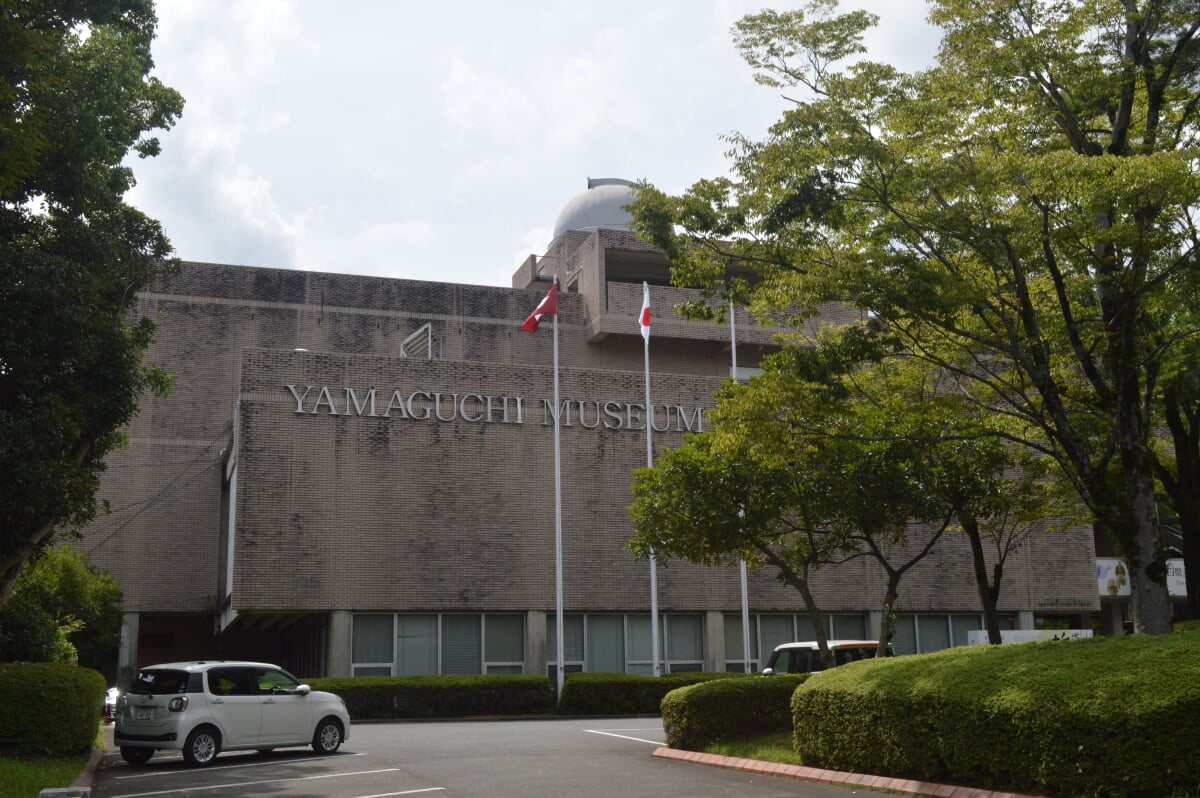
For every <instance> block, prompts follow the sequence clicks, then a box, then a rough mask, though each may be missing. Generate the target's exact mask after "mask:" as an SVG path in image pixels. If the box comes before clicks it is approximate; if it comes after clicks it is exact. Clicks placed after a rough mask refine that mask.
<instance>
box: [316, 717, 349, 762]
mask: <svg viewBox="0 0 1200 798" xmlns="http://www.w3.org/2000/svg"><path fill="white" fill-rule="evenodd" d="M341 745H342V724H341V723H338V721H337V719H335V718H325V719H324V720H323V721H321V722H320V723H318V724H317V730H316V731H315V732H314V733H313V740H312V747H313V750H314V751H316V752H317V753H318V754H332V753H334V752H336V751H337V750H338V748H340V747H341Z"/></svg>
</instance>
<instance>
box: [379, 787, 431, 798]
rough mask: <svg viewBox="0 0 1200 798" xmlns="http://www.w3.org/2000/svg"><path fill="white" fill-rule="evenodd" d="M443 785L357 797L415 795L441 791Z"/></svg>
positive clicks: (384, 797)
mask: <svg viewBox="0 0 1200 798" xmlns="http://www.w3.org/2000/svg"><path fill="white" fill-rule="evenodd" d="M445 789H446V788H445V787H426V788H425V789H423V790H405V791H404V792H381V793H379V794H378V795H359V796H357V798H391V796H393V795H416V794H417V793H422V792H441V791H443V790H445Z"/></svg>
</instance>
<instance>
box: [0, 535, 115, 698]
mask: <svg viewBox="0 0 1200 798" xmlns="http://www.w3.org/2000/svg"><path fill="white" fill-rule="evenodd" d="M122 600H123V596H122V593H121V588H120V586H119V585H118V584H117V580H116V579H115V578H113V576H112V575H111V574H109V573H107V572H105V571H101V570H99V569H97V568H96V567H95V566H93V565H92V564H91V562H90V561H89V559H88V556H87V554H86V553H84V552H82V551H80V550H79V549H76V548H74V547H72V546H68V545H63V546H52V547H50V548H48V549H44V550H43V551H41V552H39V554H38V555H37V556H35V557H34V558H33V559H32V560H31V561H30V562H29V564H28V565H27V566H26V568H25V569H24V570H22V571H21V576H20V577H19V578H18V580H17V587H16V589H15V590H14V591H13V594H12V596H11V598H10V599H9V602H8V603H6V604H5V606H4V608H3V609H2V610H0V639H2V638H3V637H4V636H5V634H6V633H7V632H9V631H10V630H11V629H16V628H23V627H25V626H26V625H34V626H43V625H45V623H46V621H48V622H49V624H50V628H52V629H53V630H55V632H56V634H57V636H58V638H60V640H59V641H56V643H55V645H56V647H57V649H58V651H57V653H55V654H54V655H53V656H52V657H47V659H53V660H54V661H63V659H62V656H63V654H62V652H63V651H64V650H65V649H67V648H69V650H70V654H69V655H68V658H69V659H70V660H71V661H72V662H75V663H77V664H79V665H83V666H85V667H88V668H93V669H95V670H98V671H100V672H102V673H106V674H109V675H110V676H111V675H115V673H116V665H117V646H118V642H119V640H120V634H121V619H122V615H123V612H122ZM14 658H17V657H14V656H12V655H11V654H10V653H9V652H6V651H4V650H3V648H2V647H0V659H14ZM20 658H21V659H36V658H35V657H32V656H25V657H20Z"/></svg>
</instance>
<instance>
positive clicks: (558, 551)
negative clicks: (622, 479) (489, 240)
mask: <svg viewBox="0 0 1200 798" xmlns="http://www.w3.org/2000/svg"><path fill="white" fill-rule="evenodd" d="M557 282H558V278H557V277H556V278H555V283H557ZM560 411H561V408H560V406H559V404H558V311H557V309H556V310H555V313H554V413H553V415H554V632H555V634H554V648H555V652H554V656H555V660H556V662H557V665H558V667H557V671H558V679H557V683H558V695H559V696H560V697H561V696H562V689H563V561H562V461H561V455H560V449H559V443H558V415H559V412H560Z"/></svg>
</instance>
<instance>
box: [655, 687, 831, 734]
mask: <svg viewBox="0 0 1200 798" xmlns="http://www.w3.org/2000/svg"><path fill="white" fill-rule="evenodd" d="M810 675H811V674H808V673H799V674H792V675H788V676H761V677H755V678H749V679H721V680H719V681H711V682H701V683H699V684H693V685H690V686H688V687H680V688H679V689H677V690H672V691H671V692H669V693H667V695H666V697H665V698H664V699H663V700H662V716H663V729H664V730H665V731H666V733H667V745H669V746H671V747H672V748H683V749H686V750H688V751H703V750H704V749H705V748H707V747H708V746H709V745H711V744H712V743H717V742H721V741H722V740H725V739H731V738H732V739H745V738H748V737H757V736H759V735H763V734H770V733H771V732H781V731H788V730H790V729H791V728H792V714H791V698H792V693H794V692H795V691H796V688H797V687H798V686H799V685H801V684H803V683H804V682H805V681H806V680H807V679H808V677H809V676H810Z"/></svg>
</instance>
